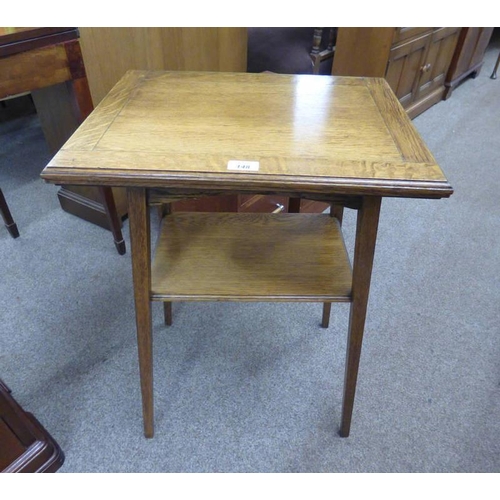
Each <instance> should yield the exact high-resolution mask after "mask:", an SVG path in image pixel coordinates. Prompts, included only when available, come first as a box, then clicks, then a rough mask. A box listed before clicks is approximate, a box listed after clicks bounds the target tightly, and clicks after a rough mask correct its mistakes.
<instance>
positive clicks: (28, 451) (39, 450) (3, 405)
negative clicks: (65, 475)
mask: <svg viewBox="0 0 500 500" xmlns="http://www.w3.org/2000/svg"><path fill="white" fill-rule="evenodd" d="M63 463H64V453H63V452H62V450H61V448H60V447H59V445H58V444H57V443H56V441H55V440H54V438H53V437H52V436H51V435H50V434H49V433H48V432H47V430H46V429H45V428H44V427H43V426H42V424H40V422H39V421H38V420H37V419H36V418H35V417H34V416H33V415H32V414H31V413H27V412H26V411H24V410H23V408H22V407H21V406H20V405H19V403H17V401H16V400H15V399H14V398H13V397H12V394H11V391H10V389H9V388H8V387H7V386H6V385H5V383H4V382H2V380H0V472H56V471H57V470H58V469H59V468H60V467H61V466H62V464H63Z"/></svg>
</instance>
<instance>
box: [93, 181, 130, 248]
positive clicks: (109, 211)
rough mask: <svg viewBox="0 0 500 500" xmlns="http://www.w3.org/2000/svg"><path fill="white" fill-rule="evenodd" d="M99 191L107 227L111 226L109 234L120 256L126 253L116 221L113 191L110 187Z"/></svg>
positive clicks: (116, 214)
mask: <svg viewBox="0 0 500 500" xmlns="http://www.w3.org/2000/svg"><path fill="white" fill-rule="evenodd" d="M99 191H100V193H101V199H102V204H103V205H104V210H105V211H106V215H107V216H108V220H109V225H110V226H111V232H112V234H113V239H114V240H115V247H116V250H118V253H119V254H120V255H124V254H125V252H126V248H125V241H123V236H122V230H121V228H120V221H119V219H118V213H117V211H116V206H115V198H114V197H113V191H112V189H111V188H110V187H100V188H99Z"/></svg>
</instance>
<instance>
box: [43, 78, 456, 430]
mask: <svg viewBox="0 0 500 500" xmlns="http://www.w3.org/2000/svg"><path fill="white" fill-rule="evenodd" d="M42 177H43V178H44V179H45V180H47V181H49V182H53V183H69V184H81V185H95V186H123V187H126V188H127V192H128V200H129V220H130V238H131V258H132V273H133V282H134V293H135V309H136V327H137V340H138V350H139V367H140V379H141V391H142V405H143V417H144V433H145V435H146V436H147V437H152V436H153V432H154V431H153V379H152V356H153V352H152V331H151V330H152V323H151V301H154V300H158V301H164V302H165V312H166V315H165V319H166V322H167V324H169V323H170V322H171V319H172V318H171V309H170V305H171V303H172V301H183V300H236V301H303V302H322V303H324V310H323V326H327V325H328V316H329V312H330V305H331V303H332V302H337V301H343V302H350V303H351V309H350V321H349V335H348V345H347V357H346V366H345V383H344V398H343V408H342V419H341V424H340V435H341V436H344V437H345V436H348V435H349V432H350V426H351V417H352V410H353V403H354V394H355V389H356V380H357V373H358V366H359V360H360V354H361V345H362V339H363V330H364V324H365V316H366V309H367V303H368V294H369V288H370V279H371V272H372V264H373V256H374V250H375V243H376V238H377V226H378V219H379V211H380V205H381V199H382V198H383V197H386V196H397V197H408V198H410V197H419V198H443V197H448V196H450V195H451V194H452V192H453V190H452V188H451V186H450V185H449V183H448V182H447V180H446V178H445V176H444V175H443V173H442V171H441V169H440V167H439V166H438V165H437V164H436V161H435V159H434V158H433V156H432V154H431V153H430V152H429V150H428V149H427V147H426V146H425V144H424V143H423V141H422V139H421V138H420V136H419V134H418V132H417V131H416V129H415V128H414V126H413V124H412V123H411V121H410V120H409V118H408V116H407V115H406V113H405V111H404V110H403V108H402V107H401V105H400V104H399V102H398V100H397V99H396V97H395V96H394V94H393V92H392V91H391V89H390V87H389V86H388V84H387V83H386V82H385V80H383V79H380V78H347V77H332V76H316V75H314V76H313V75H299V76H294V75H278V74H269V73H261V74H250V73H210V72H153V71H129V72H127V73H126V74H125V75H124V76H123V78H122V79H121V80H120V81H119V82H118V83H117V84H116V86H115V87H114V88H113V89H112V90H111V92H110V93H109V95H108V96H107V97H106V98H105V99H104V100H103V101H102V102H101V103H100V104H99V105H98V106H97V108H96V109H95V110H94V111H93V112H92V114H91V115H90V116H89V117H88V118H87V119H86V121H85V122H84V123H83V124H82V125H81V126H80V128H79V129H78V130H77V131H76V132H75V133H74V135H73V136H72V137H71V138H70V139H69V140H68V141H67V143H66V144H65V145H64V146H63V147H62V149H61V150H60V151H59V152H58V153H57V154H56V156H55V157H54V158H53V159H52V160H51V161H50V163H49V164H48V165H47V167H46V168H45V169H44V171H43V173H42ZM234 193H238V194H241V193H243V194H251V193H258V194H276V193H278V194H281V195H286V196H289V197H291V198H293V199H294V200H296V199H300V198H308V199H314V200H320V201H325V202H328V203H330V204H331V206H332V210H331V213H330V214H315V215H311V214H300V213H286V214H238V213H170V212H169V211H168V210H163V212H164V213H165V216H164V218H163V221H162V228H161V231H160V236H159V240H158V242H157V245H156V251H155V255H154V259H153V262H152V256H151V242H150V220H149V211H150V209H149V206H150V205H155V204H156V205H162V206H168V204H169V203H171V202H173V201H176V200H179V199H183V198H189V197H200V196H211V195H218V194H234ZM293 205H294V204H292V206H293ZM344 207H349V208H352V209H355V210H357V211H358V215H357V222H356V240H355V248H354V257H353V262H352V266H351V263H350V261H349V257H348V254H347V252H346V249H345V246H344V241H343V237H342V228H341V222H342V213H343V208H344Z"/></svg>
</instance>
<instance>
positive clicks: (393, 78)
mask: <svg viewBox="0 0 500 500" xmlns="http://www.w3.org/2000/svg"><path fill="white" fill-rule="evenodd" d="M459 33H460V28H339V34H338V36H337V45H336V49H335V51H336V53H335V59H334V61H333V67H332V74H334V75H345V76H380V77H384V78H386V79H387V81H388V82H389V85H390V86H391V88H392V89H393V90H394V92H395V94H396V96H397V97H398V99H399V100H400V102H401V104H402V105H403V107H404V108H405V110H406V111H407V113H408V115H409V116H410V118H414V117H415V116H417V115H419V114H420V113H422V112H423V111H425V110H426V109H428V108H429V107H430V106H432V105H433V104H435V103H437V102H438V101H440V100H441V99H443V96H444V93H445V91H446V87H445V79H446V75H447V72H448V69H449V67H450V64H451V60H452V58H453V54H454V52H455V47H456V45H457V40H458V35H459ZM374 56H375V57H374ZM374 61H375V62H374Z"/></svg>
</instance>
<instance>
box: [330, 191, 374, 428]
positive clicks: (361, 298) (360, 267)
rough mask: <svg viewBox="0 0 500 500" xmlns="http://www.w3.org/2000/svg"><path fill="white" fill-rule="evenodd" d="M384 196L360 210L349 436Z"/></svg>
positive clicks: (367, 200) (346, 404)
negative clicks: (381, 204)
mask: <svg viewBox="0 0 500 500" xmlns="http://www.w3.org/2000/svg"><path fill="white" fill-rule="evenodd" d="M380 202H381V198H380V197H377V196H373V197H370V196H367V197H364V198H363V201H362V204H361V207H360V209H359V211H358V219H357V225H356V241H355V244H354V263H353V276H352V303H351V313H350V318H349V336H348V341H347V356H346V366H345V379H344V400H343V403H342V423H341V426H340V432H339V434H340V435H341V436H342V437H347V436H349V432H350V428H351V417H352V410H353V406H354V394H355V392H356V381H357V378H358V368H359V358H360V355H361V344H362V342H363V332H364V327H365V318H366V308H367V305H368V295H369V292H370V279H371V274H372V267H373V256H374V253H375V242H376V240H377V228H378V219H379V213H380Z"/></svg>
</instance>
